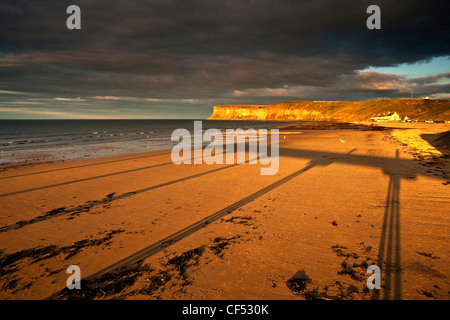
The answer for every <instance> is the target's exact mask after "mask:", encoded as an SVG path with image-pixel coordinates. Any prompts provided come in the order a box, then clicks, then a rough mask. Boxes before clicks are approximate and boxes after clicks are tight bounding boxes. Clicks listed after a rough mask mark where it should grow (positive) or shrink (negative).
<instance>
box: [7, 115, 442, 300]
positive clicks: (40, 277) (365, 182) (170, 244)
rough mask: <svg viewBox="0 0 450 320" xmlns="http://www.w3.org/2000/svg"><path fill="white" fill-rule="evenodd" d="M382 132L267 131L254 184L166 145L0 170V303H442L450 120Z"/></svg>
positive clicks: (243, 173) (249, 173)
mask: <svg viewBox="0 0 450 320" xmlns="http://www.w3.org/2000/svg"><path fill="white" fill-rule="evenodd" d="M389 126H392V127H395V128H397V129H392V130H387V131H382V130H380V131H378V130H375V131H372V130H369V131H361V130H300V131H298V132H297V134H286V133H283V132H280V166H279V171H278V173H277V174H275V175H267V176H264V175H260V166H261V165H260V164H257V165H250V164H242V165H227V164H224V165H217V164H214V165H206V164H201V165H187V164H181V165H174V164H173V163H172V161H171V157H170V150H163V151H156V152H148V153H139V154H128V155H121V156H113V157H108V158H97V159H87V160H79V161H64V162H54V163H47V164H35V165H27V166H19V167H15V168H14V167H12V168H5V169H4V170H2V171H1V172H0V201H1V207H2V209H1V214H0V265H1V268H0V270H1V271H0V272H1V273H0V288H2V289H1V290H0V299H46V298H51V299H82V298H86V299H286V300H290V299H314V298H315V299H440V300H442V299H449V298H450V282H449V278H448V277H449V275H450V263H449V260H448V259H449V248H448V244H449V240H450V239H449V226H450V217H449V215H448V213H449V209H450V198H449V195H450V192H449V190H450V189H449V188H450V160H449V157H448V154H447V155H446V152H447V151H446V150H444V149H440V148H439V147H434V146H433V144H432V142H433V141H434V139H435V138H436V137H438V134H440V133H442V132H445V131H448V130H450V125H448V124H392V125H389ZM405 128H410V131H407V130H403V129H405ZM396 130H398V131H396ZM399 132H400V133H399ZM421 135H425V136H424V137H423V138H421ZM425 138H426V139H425ZM420 140H421V142H420V143H418V142H417V141H420ZM414 141H415V142H414ZM416 142H417V143H416ZM372 264H376V265H378V266H379V267H380V268H381V271H382V288H381V289H380V290H372V291H371V290H368V289H367V287H366V280H367V278H368V277H369V275H368V274H366V269H367V267H368V266H369V265H372ZM70 265H77V266H79V267H80V269H81V276H82V279H83V280H82V282H81V283H82V289H80V290H71V291H70V290H67V289H65V287H66V280H67V278H68V276H69V275H68V274H67V273H66V269H67V267H68V266H70ZM299 271H300V273H298V272H299ZM301 271H303V272H301ZM296 274H297V276H296V277H294V275H296Z"/></svg>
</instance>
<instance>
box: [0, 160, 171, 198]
mask: <svg viewBox="0 0 450 320" xmlns="http://www.w3.org/2000/svg"><path fill="white" fill-rule="evenodd" d="M169 164H173V163H172V162H165V163H160V164H155V165H152V166H146V167H142V168H136V169H130V170H125V171H119V172H113V173H108V174H102V175H99V176H94V177H88V178H83V179H78V180H72V181H66V182H61V183H55V184H50V185H46V186H42V187H36V188H30V189H25V190H19V191H14V192H9V193H3V194H0V198H3V197H7V196H13V195H17V194H21V193H27V192H32V191H38V190H44V189H49V188H54V187H60V186H65V185H68V184H72V183H77V182H84V181H89V180H95V179H101V178H106V177H112V176H116V175H119V174H124V173H130V172H136V171H141V170H147V169H151V168H157V167H162V166H167V165H169Z"/></svg>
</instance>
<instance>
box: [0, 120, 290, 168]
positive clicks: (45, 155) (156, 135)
mask: <svg viewBox="0 0 450 320" xmlns="http://www.w3.org/2000/svg"><path fill="white" fill-rule="evenodd" d="M194 121H195V120H128V119H127V120H0V165H1V166H9V165H17V164H27V163H42V162H52V161H60V160H76V159H86V158H96V157H106V156H112V155H123V154H132V153H141V152H150V151H156V150H164V149H171V148H172V147H173V146H175V145H176V144H177V143H178V142H177V141H175V142H174V141H171V136H172V132H173V131H174V130H176V129H180V128H183V129H187V130H189V132H191V134H193V130H194ZM200 121H202V128H203V131H205V130H208V129H212V128H215V129H219V130H221V131H222V132H225V130H226V129H238V128H241V129H244V130H247V129H250V128H252V129H255V130H258V129H275V128H277V127H279V126H282V125H288V124H291V122H272V121H228V120H200Z"/></svg>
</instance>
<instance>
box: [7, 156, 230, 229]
mask: <svg viewBox="0 0 450 320" xmlns="http://www.w3.org/2000/svg"><path fill="white" fill-rule="evenodd" d="M234 166H237V164H233V165H229V166H225V167H220V168H217V169H213V170H209V171H206V172H201V173H197V174H194V175H190V176H187V177H184V178H180V179H176V180H171V181H168V182H164V183H160V184H157V185H154V186H150V187H146V188H142V189H139V190H135V191H130V192H126V193H123V194H120V195H109V196H106V197H105V198H104V199H102V200H94V201H89V202H88V203H87V204H83V205H79V206H76V207H73V208H67V209H66V208H61V209H54V210H51V211H49V212H47V213H45V214H43V215H41V216H38V217H36V218H33V219H30V220H22V221H19V222H16V223H15V224H12V225H8V226H4V227H1V228H0V233H2V232H6V231H11V230H17V229H20V228H23V227H25V226H28V225H31V224H35V223H38V222H42V221H45V220H49V219H53V218H56V217H60V216H64V215H67V214H73V213H79V212H85V211H89V209H90V208H92V207H94V206H98V205H102V204H103V205H104V204H107V203H110V202H112V201H115V200H120V199H124V198H128V197H131V196H134V195H137V194H140V193H144V192H147V191H151V190H155V189H159V188H162V187H166V186H169V185H172V184H175V183H179V182H182V181H187V180H190V179H194V178H198V177H201V176H205V175H207V174H211V173H215V172H219V171H221V170H225V169H229V168H231V167H234Z"/></svg>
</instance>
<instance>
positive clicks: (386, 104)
mask: <svg viewBox="0 0 450 320" xmlns="http://www.w3.org/2000/svg"><path fill="white" fill-rule="evenodd" d="M388 112H391V113H393V112H397V113H398V114H399V115H400V116H401V117H402V118H404V117H405V116H407V117H409V118H411V119H414V120H434V121H436V120H450V100H431V99H430V100H425V99H380V100H367V101H290V102H285V103H279V104H272V105H219V106H214V112H213V114H212V115H211V116H210V117H209V118H208V120H272V121H297V120H304V121H363V120H368V119H369V118H370V117H372V116H373V115H374V114H375V115H378V114H383V113H388Z"/></svg>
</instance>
